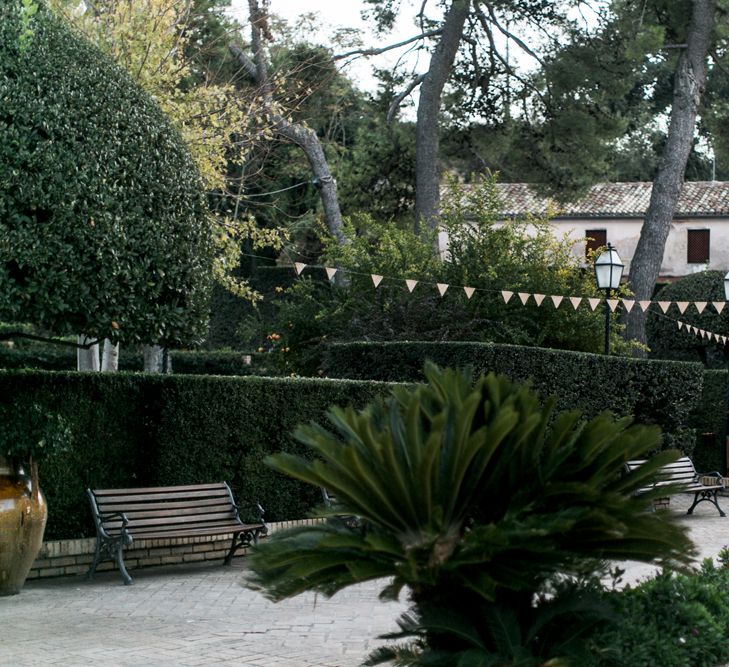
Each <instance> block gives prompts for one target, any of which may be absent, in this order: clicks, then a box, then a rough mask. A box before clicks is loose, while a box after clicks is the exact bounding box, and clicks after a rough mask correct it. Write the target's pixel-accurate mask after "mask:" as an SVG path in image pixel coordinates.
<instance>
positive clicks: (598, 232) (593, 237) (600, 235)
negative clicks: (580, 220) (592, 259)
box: [585, 229, 607, 256]
mask: <svg viewBox="0 0 729 667" xmlns="http://www.w3.org/2000/svg"><path fill="white" fill-rule="evenodd" d="M585 236H586V237H587V244H586V245H585V256H587V255H589V254H590V251H592V252H595V251H596V250H597V249H598V248H602V247H604V246H606V245H607V230H606V229H588V230H587V231H586V232H585Z"/></svg>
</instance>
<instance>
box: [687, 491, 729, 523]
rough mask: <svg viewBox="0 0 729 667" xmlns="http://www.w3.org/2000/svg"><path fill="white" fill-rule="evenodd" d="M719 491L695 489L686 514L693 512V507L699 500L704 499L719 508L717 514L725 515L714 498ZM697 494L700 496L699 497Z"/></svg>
mask: <svg viewBox="0 0 729 667" xmlns="http://www.w3.org/2000/svg"><path fill="white" fill-rule="evenodd" d="M718 491H719V489H714V490H713V491H712V490H708V491H696V493H694V502H693V504H692V505H691V507H689V508H688V511H687V512H686V514H693V513H694V508H695V507H696V505H698V504H699V503H700V502H703V501H704V500H708V501H709V502H710V503H711V504H712V505H713V506H714V507H716V509H717V510H719V516H724V517H725V516H726V513H725V512H724V510H722V509H721V507H719V501H718V500H717V499H716V494H717V492H718ZM699 496H701V497H700V498H699Z"/></svg>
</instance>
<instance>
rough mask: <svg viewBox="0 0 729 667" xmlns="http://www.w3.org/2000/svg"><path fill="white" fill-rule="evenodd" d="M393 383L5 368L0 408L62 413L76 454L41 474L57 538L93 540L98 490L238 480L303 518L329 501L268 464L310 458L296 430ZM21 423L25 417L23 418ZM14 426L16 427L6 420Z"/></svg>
mask: <svg viewBox="0 0 729 667" xmlns="http://www.w3.org/2000/svg"><path fill="white" fill-rule="evenodd" d="M387 387H388V385H383V384H380V383H373V382H348V381H332V380H316V379H311V380H305V379H297V380H294V379H275V378H252V377H249V378H223V377H200V376H194V377H193V376H159V375H157V376H155V375H142V374H131V373H123V372H122V373H109V374H107V373H48V372H28V371H3V372H0V406H3V405H8V404H11V403H13V404H16V405H20V406H22V405H34V404H38V405H39V406H41V407H42V408H43V409H45V410H48V411H52V412H54V413H56V414H58V415H60V417H61V418H62V419H63V420H64V423H65V424H67V425H68V428H69V430H70V432H71V436H72V437H71V445H70V447H69V448H68V450H67V451H63V452H60V453H58V454H57V455H54V456H51V457H50V458H49V459H48V460H47V461H45V462H44V465H43V468H42V470H41V482H42V486H43V490H44V492H45V493H46V496H47V498H48V505H49V518H48V527H47V532H46V535H47V538H48V539H60V538H76V537H80V536H83V535H89V534H92V533H93V523H92V521H91V517H90V515H89V513H88V508H87V505H88V501H87V500H86V497H85V489H86V488H87V487H96V488H104V487H129V486H148V485H156V484H161V485H167V484H194V483H202V482H210V481H220V480H223V479H225V480H227V481H229V482H230V483H231V485H232V487H233V490H234V491H235V494H236V497H237V498H238V499H239V500H240V501H241V503H243V502H244V501H246V500H248V501H251V500H254V499H256V500H260V502H261V503H262V504H263V506H264V507H265V508H266V510H267V517H268V518H269V519H271V520H274V521H275V520H280V519H290V518H301V517H303V516H305V514H306V512H307V511H308V509H309V508H310V507H311V506H312V505H314V504H315V503H317V502H318V501H319V500H320V498H321V496H320V495H318V494H317V492H316V491H315V490H313V489H310V488H308V487H305V486H304V485H301V484H299V483H297V482H295V481H293V480H290V479H288V478H286V477H283V476H281V475H278V474H276V473H274V472H273V471H271V470H269V469H268V468H266V467H264V466H263V465H262V461H263V459H264V458H265V456H266V455H268V454H271V453H274V452H278V451H292V452H298V453H301V452H303V446H301V445H299V444H296V443H295V442H293V441H292V439H291V435H290V434H291V432H292V431H293V429H294V427H295V426H296V425H297V424H298V423H300V422H302V421H306V420H308V419H310V418H316V417H317V416H319V415H323V413H324V411H325V410H326V409H327V408H328V407H329V406H330V405H350V404H352V405H362V404H363V403H365V402H367V401H370V400H372V399H373V398H374V397H375V396H378V395H380V394H382V393H383V392H384V391H385V390H386V389H387ZM20 418H21V417H20V416H18V419H20ZM3 428H7V429H9V430H12V424H3Z"/></svg>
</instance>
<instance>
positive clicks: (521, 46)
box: [484, 2, 544, 67]
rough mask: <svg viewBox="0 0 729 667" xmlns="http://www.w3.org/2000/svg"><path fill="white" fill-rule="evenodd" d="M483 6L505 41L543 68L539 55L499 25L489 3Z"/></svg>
mask: <svg viewBox="0 0 729 667" xmlns="http://www.w3.org/2000/svg"><path fill="white" fill-rule="evenodd" d="M484 4H485V5H486V9H488V12H489V18H490V19H491V23H493V24H494V25H495V26H496V28H497V29H498V31H499V32H500V33H501V34H502V35H504V37H506V38H507V39H511V40H513V41H514V42H515V43H516V44H517V45H518V46H519V47H520V48H521V50H522V51H524V53H527V54H529V55H530V56H531V57H532V58H534V60H536V61H537V62H538V63H539V64H540V65H541V66H542V67H544V61H543V60H542V59H541V58H540V57H539V55H537V53H535V52H534V51H533V50H532V49H530V48H529V46H528V45H527V44H526V42H524V41H523V40H521V39H520V38H519V37H517V36H516V35H515V34H514V33H513V32H511V31H510V30H507V29H506V28H504V27H503V26H502V25H501V24H500V23H499V19H498V18H497V17H496V12H495V11H494V8H493V6H492V5H491V3H490V2H486V3H484Z"/></svg>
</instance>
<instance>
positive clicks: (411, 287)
mask: <svg viewBox="0 0 729 667" xmlns="http://www.w3.org/2000/svg"><path fill="white" fill-rule="evenodd" d="M405 284H406V285H407V287H408V292H412V291H413V290H414V289H415V285H417V284H418V281H417V280H405Z"/></svg>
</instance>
